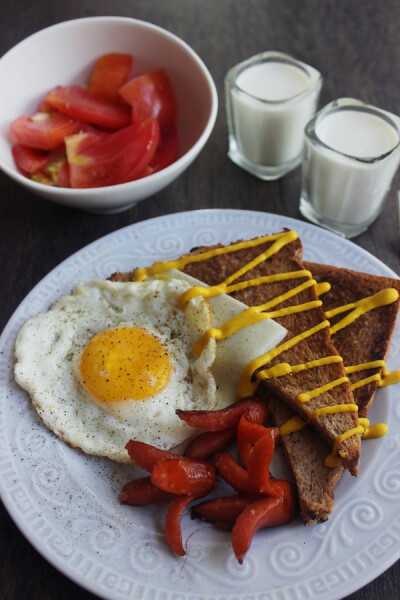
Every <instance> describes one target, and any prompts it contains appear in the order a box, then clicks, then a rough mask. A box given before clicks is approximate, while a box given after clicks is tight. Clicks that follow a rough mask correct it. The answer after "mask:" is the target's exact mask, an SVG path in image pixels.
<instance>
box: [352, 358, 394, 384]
mask: <svg viewBox="0 0 400 600" xmlns="http://www.w3.org/2000/svg"><path fill="white" fill-rule="evenodd" d="M369 369H382V373H376V374H375V375H371V376H370V377H366V378H365V379H360V381H357V382H356V383H353V384H352V386H351V388H352V389H354V390H355V389H357V388H359V387H361V386H363V385H367V384H368V383H371V381H377V382H378V386H379V387H386V386H387V385H393V384H394V383H400V371H388V370H387V367H386V363H385V361H384V360H374V361H372V362H367V363H360V364H358V365H351V366H348V367H345V368H344V370H345V373H347V374H350V373H356V372H357V371H367V370H369Z"/></svg>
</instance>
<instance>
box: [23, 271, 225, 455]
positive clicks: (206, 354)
mask: <svg viewBox="0 0 400 600" xmlns="http://www.w3.org/2000/svg"><path fill="white" fill-rule="evenodd" d="M189 287H190V283H188V282H186V281H179V280H175V279H171V280H161V279H159V280H157V279H155V280H147V281H144V282H111V281H93V282H91V283H89V284H87V285H83V284H81V285H79V286H78V287H77V289H76V290H75V292H74V293H73V294H72V295H70V296H65V297H63V298H60V299H59V300H58V301H56V302H55V303H54V304H53V306H52V307H51V309H50V310H49V311H48V312H46V313H42V314H39V315H36V316H34V317H31V318H30V319H28V321H27V322H26V323H25V324H24V325H23V327H22V328H21V330H20V332H19V334H18V337H17V341H16V347H15V356H16V364H15V379H16V382H17V383H18V384H19V385H20V386H21V387H22V388H23V389H24V390H26V391H27V392H28V393H29V395H30V397H31V399H32V403H33V405H34V407H35V408H36V410H37V412H38V414H39V416H40V417H41V419H42V420H43V422H44V423H45V425H46V426H47V427H48V428H49V429H50V430H51V431H53V432H54V433H55V434H56V435H57V436H58V437H59V438H61V439H62V440H64V441H66V442H68V443H69V444H71V445H72V446H75V447H79V448H81V449H82V450H83V451H84V452H86V453H88V454H93V455H99V456H107V457H109V458H110V459H113V460H116V461H119V462H130V459H129V456H128V454H127V452H126V450H125V445H126V443H127V442H128V441H129V440H130V439H136V440H141V441H143V442H146V443H149V444H153V445H155V446H157V447H159V448H163V449H171V448H173V447H175V446H177V445H179V444H181V443H182V442H183V441H185V440H186V439H187V438H188V437H190V436H191V435H193V430H192V429H191V428H190V427H188V426H187V425H186V424H185V423H184V422H183V421H181V420H180V419H179V418H178V417H177V416H176V414H175V411H176V409H178V408H180V409H206V410H207V409H212V408H214V407H215V405H216V401H217V400H216V385H215V380H214V377H213V375H212V373H211V370H210V369H211V365H212V363H213V361H214V359H215V350H216V344H215V340H210V343H209V344H208V345H207V347H206V349H205V350H204V351H203V352H202V354H201V355H200V356H198V357H195V356H194V354H193V353H192V346H193V344H194V343H195V341H196V340H197V339H198V338H199V336H201V335H202V333H204V331H206V330H207V329H208V328H209V326H210V321H211V316H210V309H209V305H208V303H207V301H205V300H204V299H203V298H201V297H198V298H196V299H194V300H191V301H190V302H189V304H188V305H187V307H186V308H185V309H184V310H181V309H180V308H179V307H178V305H177V300H178V298H179V296H180V295H181V294H183V293H184V292H185V291H186V290H187V289H188V288H189Z"/></svg>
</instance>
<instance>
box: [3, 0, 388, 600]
mask: <svg viewBox="0 0 400 600" xmlns="http://www.w3.org/2000/svg"><path fill="white" fill-rule="evenodd" d="M108 14H114V15H121V16H128V17H135V18H139V19H143V20H146V21H150V22H153V23H155V24H157V25H160V26H162V27H165V28H166V29H168V30H170V31H172V32H174V33H175V34H177V35H178V36H180V37H181V38H183V39H184V40H185V41H186V42H187V43H188V44H190V45H191V46H192V47H193V48H194V50H195V51H196V52H198V53H199V55H200V56H201V57H202V58H203V60H204V62H205V63H206V64H207V66H208V68H209V69H210V71H211V74H212V76H213V77H214V80H215V82H216V85H217V88H218V94H219V99H220V107H219V113H218V119H217V123H216V126H215V129H214V131H213V134H212V136H211V138H210V140H209V142H208V144H207V146H206V147H205V149H204V151H203V152H202V153H201V155H200V156H199V157H198V159H197V160H196V161H195V162H194V163H193V165H192V166H191V167H190V168H189V169H188V171H187V172H186V173H185V174H184V175H183V176H181V177H180V178H179V179H178V180H177V181H175V182H174V183H172V184H171V185H170V186H169V187H168V188H167V189H166V190H164V191H163V192H160V193H159V194H157V195H155V196H153V197H152V198H150V199H148V200H146V201H144V202H143V203H140V204H138V205H137V206H135V207H133V208H131V209H130V210H128V211H126V212H123V213H120V214H117V215H112V216H93V215H90V214H86V213H83V212H79V211H76V210H72V209H69V208H64V207H62V206H56V205H52V204H50V203H48V202H46V201H45V200H42V199H40V198H37V197H34V196H32V195H30V194H29V193H28V192H26V191H24V190H23V189H22V188H21V187H19V186H18V185H17V184H16V183H14V182H13V181H11V180H9V179H8V178H7V177H6V176H5V175H3V174H2V173H0V190H1V193H0V231H1V233H0V256H1V273H2V282H1V285H0V294H1V301H0V319H1V320H0V330H1V329H2V328H3V327H4V325H5V324H6V322H7V321H8V319H9V318H10V317H11V315H12V313H13V311H14V309H15V308H16V307H17V306H18V304H19V303H20V302H21V300H22V299H23V298H24V296H25V295H26V294H27V293H28V292H29V291H30V290H31V288H32V287H33V286H34V285H35V284H36V283H37V282H38V281H40V279H41V278H42V277H43V276H45V275H46V274H47V273H48V272H49V271H50V270H51V269H53V268H54V267H55V266H56V265H57V264H58V263H60V262H61V261H62V260H64V259H65V258H67V257H68V256H69V255H70V254H72V253H73V252H75V251H77V250H79V249H80V248H82V247H83V246H85V245H86V244H88V243H89V242H91V241H93V240H95V239H97V238H99V237H100V236H103V235H105V234H107V233H110V232H112V231H115V230H117V229H119V228H121V227H123V226H126V225H129V224H131V223H136V222H138V221H141V220H143V219H148V218H151V217H155V216H159V215H163V214H167V213H173V212H177V211H184V210H191V209H201V208H237V209H243V208H245V209H250V210H258V211H267V212H271V213H278V214H285V215H289V216H291V217H295V218H301V216H300V214H299V210H298V202H299V189H300V169H296V170H295V171H294V172H292V173H291V174H289V175H287V176H286V177H285V178H283V179H281V180H279V181H276V182H268V183H264V182H261V181H259V180H257V179H255V178H253V177H252V176H250V175H248V174H247V173H245V172H244V171H242V170H241V169H240V168H238V167H237V166H235V165H234V164H232V163H231V162H230V161H229V159H228V158H227V155H226V153H227V129H226V114H225V107H224V95H223V79H224V75H225V73H226V71H227V70H228V69H229V68H230V67H231V66H232V65H234V64H235V63H237V62H239V61H241V60H243V59H245V58H248V57H250V56H252V55H253V54H256V53H258V52H261V51H264V50H280V51H283V52H287V53H289V54H291V55H293V56H295V57H297V58H299V59H300V60H303V61H305V62H306V63H309V64H311V65H313V66H314V67H316V68H317V69H318V70H320V71H321V72H322V74H323V76H324V86H323V90H322V96H321V102H320V103H321V106H322V105H325V104H326V103H328V102H329V101H331V100H332V99H334V98H339V97H342V96H349V97H354V98H359V99H361V100H364V101H366V102H369V103H371V104H375V105H376V106H380V107H381V108H384V109H386V110H389V111H392V112H395V113H396V112H397V113H399V112H400V66H399V65H400V36H399V24H400V3H399V2H398V0H385V1H384V2H383V1H382V0H363V1H361V0H324V1H323V2H321V0H303V1H300V2H299V1H298V0H246V1H245V0H112V2H111V1H109V2H105V1H104V0H68V1H67V2H60V0H42V1H41V2H27V1H26V0H3V3H2V18H1V21H0V54H3V53H4V52H6V51H7V50H8V49H9V48H11V47H12V46H13V45H14V44H16V43H17V42H19V41H20V40H22V39H23V38H25V37H26V36H28V35H30V34H31V33H34V32H35V31H37V30H39V29H42V28H43V27H46V26H48V25H52V24H54V23H57V22H60V21H64V20H67V19H72V18H77V17H87V16H95V15H108ZM105 50H106V49H105ZM60 72H61V73H62V65H60ZM1 85H2V86H6V85H7V82H6V81H3V82H1ZM0 107H1V92H0ZM397 189H400V173H398V174H397V176H396V178H395V181H394V184H393V187H392V190H391V192H390V193H389V196H388V198H387V201H386V205H385V210H384V211H383V213H382V214H381V215H380V217H379V218H378V219H377V220H376V222H375V223H374V224H373V225H372V226H371V227H370V229H369V230H368V231H367V232H366V233H364V234H362V235H361V236H359V237H358V238H356V239H355V240H354V241H355V243H356V244H359V245H360V246H361V247H362V248H364V249H366V250H368V251H369V252H371V253H372V254H373V255H375V256H377V257H378V258H379V259H381V260H382V261H383V262H385V263H386V264H387V265H388V266H390V267H391V268H392V269H393V270H395V271H396V272H397V273H400V255H399V231H398V226H397V223H398V217H397V200H396V193H395V191H396V190H397ZM0 564H1V566H0V599H1V600H27V599H29V600H53V599H55V598H57V599H58V600H66V599H70V598H74V599H76V600H89V598H91V599H92V598H93V599H94V596H93V595H92V594H90V593H89V592H87V591H85V590H83V589H81V588H80V587H79V586H77V585H75V584H74V583H72V582H71V581H69V580H68V579H66V578H65V577H64V576H63V575H61V574H60V573H59V572H58V571H56V570H55V569H54V568H53V567H52V566H51V565H49V564H48V563H47V562H46V561H45V560H44V559H43V558H42V557H41V556H40V555H39V554H38V553H37V552H36V551H35V550H34V549H33V548H32V547H31V546H30V544H29V543H28V542H27V541H26V540H25V538H24V537H23V535H21V533H20V532H19V530H18V529H17V527H16V526H15V525H14V523H13V522H12V521H11V519H10V518H9V516H8V514H7V512H6V511H5V509H4V508H3V506H2V505H1V508H0ZM399 597H400V562H397V563H396V564H394V565H393V566H392V567H391V568H390V569H388V571H387V572H385V573H384V574H383V575H381V576H380V577H379V578H378V579H376V580H375V581H373V582H372V583H370V584H369V585H367V586H366V587H365V588H363V589H361V590H360V591H358V592H356V593H354V594H352V595H351V596H349V598H351V600H366V599H368V600H381V599H382V598H386V599H387V600H390V599H394V598H399Z"/></svg>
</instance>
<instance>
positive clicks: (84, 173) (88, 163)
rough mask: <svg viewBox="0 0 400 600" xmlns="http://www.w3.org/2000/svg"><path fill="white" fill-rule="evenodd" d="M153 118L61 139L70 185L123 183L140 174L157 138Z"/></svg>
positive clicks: (74, 186)
mask: <svg viewBox="0 0 400 600" xmlns="http://www.w3.org/2000/svg"><path fill="white" fill-rule="evenodd" d="M159 135H160V132H159V125H158V123H157V121H156V120H155V119H148V120H147V121H142V122H141V123H135V124H134V125H130V126H129V127H124V128H122V129H120V130H119V131H115V132H113V133H102V132H89V131H88V132H82V133H78V134H76V135H73V136H69V137H67V138H66V139H65V144H66V148H67V158H68V163H69V170H70V182H71V187H73V188H93V187H103V186H109V185H116V184H119V183H125V182H127V181H132V180H134V179H137V178H138V177H141V176H142V174H143V171H144V170H145V169H146V167H147V165H148V164H149V162H150V160H151V159H152V158H153V156H154V152H155V151H156V148H157V144H158V140H159Z"/></svg>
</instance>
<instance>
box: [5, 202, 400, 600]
mask: <svg viewBox="0 0 400 600" xmlns="http://www.w3.org/2000/svg"><path fill="white" fill-rule="evenodd" d="M283 227H288V228H290V229H296V230H297V231H298V233H299V235H300V237H301V239H302V241H303V244H304V249H305V252H304V255H305V258H306V259H308V260H312V261H316V262H318V261H319V262H325V263H330V264H335V265H337V266H346V267H350V268H354V269H357V270H361V271H365V272H370V273H375V274H378V275H379V274H380V275H388V276H395V277H396V275H395V274H394V273H393V272H392V271H391V270H390V269H389V268H387V267H386V266H385V265H384V264H382V263H381V262H380V261H378V260H377V259H376V258H374V257H373V256H371V255H370V254H368V253H367V252H365V251H364V250H362V249H360V248H359V247H358V246H356V245H355V244H353V243H351V242H348V241H345V240H343V239H341V238H339V237H337V236H335V235H334V234H331V233H328V232H326V231H324V230H323V229H319V228H317V227H315V226H313V225H309V224H307V223H303V222H300V221H296V220H294V219H289V218H285V217H282V216H277V215H269V214H266V213H257V212H250V211H239V210H205V211H193V212H186V213H179V214H174V215H168V216H164V217H159V218H156V219H151V220H149V221H144V222H141V223H137V224H135V225H131V226H129V227H126V228H124V229H121V230H120V231H117V232H115V233H112V234H110V235H108V236H106V237H104V238H102V239H100V240H98V241H96V242H94V243H92V244H90V245H89V246H87V247H86V248H84V249H82V250H80V251H79V252H77V253H76V254H74V255H73V256H71V257H70V258H69V259H68V260H66V261H64V262H63V263H62V264H61V265H59V266H58V267H57V268H56V269H54V270H53V271H52V272H51V273H50V274H49V275H48V276H47V277H45V278H44V279H43V280H42V281H41V282H40V283H39V284H38V285H37V286H36V287H35V288H34V289H33V290H32V292H31V293H30V294H29V295H28V296H27V297H26V298H25V300H24V301H23V302H22V303H21V305H20V306H19V307H18V309H17V310H16V312H15V313H14V315H13V316H12V318H11V320H10V322H9V323H8V325H7V327H6V328H5V330H4V333H3V335H2V337H1V338H0V351H1V354H0V357H1V358H0V489H1V493H2V500H3V502H4V504H5V506H6V508H7V510H8V511H9V513H10V515H11V517H12V518H13V519H14V521H15V523H16V524H17V526H18V527H19V528H20V529H21V531H22V532H23V533H24V535H25V536H26V538H27V539H28V540H29V541H30V542H31V544H32V545H33V546H34V547H35V548H36V549H37V550H38V551H39V552H41V553H42V555H43V556H44V557H45V558H46V559H47V560H48V561H49V562H50V563H52V564H53V565H54V566H55V567H56V568H58V569H59V570H60V571H61V572H63V573H64V574H65V575H67V576H68V577H70V578H71V579H72V580H74V581H75V582H77V583H79V584H80V585H82V586H83V587H85V588H87V589H88V590H90V591H91V592H93V593H95V594H97V595H98V596H100V597H101V598H107V600H121V599H124V600H126V599H128V598H130V599H132V598H135V599H139V598H140V599H141V600H178V599H179V600H200V598H201V599H202V600H207V599H211V598H212V599H221V600H222V599H224V600H233V599H235V600H236V599H243V600H244V599H246V600H253V599H254V600H256V599H257V600H282V599H283V598H285V599H290V600H291V599H293V600H306V599H307V600H310V599H313V598H321V597H323V598H324V600H334V599H339V598H342V597H343V596H345V595H347V594H349V593H351V592H353V591H354V590H356V589H358V588H360V587H362V586H363V585H365V584H367V583H368V582H369V581H371V580H372V579H374V578H375V577H377V576H378V575H379V574H381V573H382V572H383V571H384V570H386V569H387V568H388V567H389V566H390V565H391V564H392V563H394V562H395V560H396V559H397V558H398V557H399V556H400V514H399V511H398V506H399V501H400V466H399V459H398V456H399V448H400V433H399V432H400V403H399V402H398V401H397V400H398V398H396V395H397V394H398V388H397V389H396V390H395V389H394V387H393V386H392V387H391V388H390V387H388V388H383V389H381V390H379V391H378V394H377V398H376V401H375V403H374V406H373V409H372V411H371V413H372V415H371V420H372V421H373V422H375V421H383V422H387V423H389V427H390V429H389V434H388V435H387V436H386V437H384V438H382V439H378V440H368V441H365V442H363V456H362V461H361V467H360V475H359V477H358V478H357V479H354V478H352V477H350V476H345V477H343V479H342V480H341V481H340V483H339V485H338V486H337V488H336V507H335V510H334V513H333V515H332V516H331V518H330V519H329V521H328V522H327V523H326V524H321V525H318V526H314V527H308V528H306V527H304V525H303V524H302V523H301V522H300V519H298V520H295V521H293V522H292V523H291V524H289V525H287V526H283V527H278V528H275V529H270V530H263V531H259V532H258V533H257V534H256V536H255V539H254V540H253V544H252V546H251V549H250V551H249V552H248V554H247V556H246V559H245V562H244V564H243V565H242V566H240V565H238V564H237V562H236V561H235V559H234V557H233V554H232V550H231V546H230V535H229V533H227V532H219V531H216V530H214V529H213V528H211V527H210V526H207V525H204V524H201V523H200V522H197V521H191V520H190V518H189V516H188V515H185V516H184V518H183V520H182V526H183V538H184V540H185V541H186V542H187V555H186V557H184V558H178V557H175V556H173V555H172V554H171V552H170V551H169V549H168V548H167V547H166V545H165V542H164V539H163V533H162V531H163V516H164V507H163V505H155V506H150V507H144V508H131V507H127V506H121V505H120V504H119V502H118V494H119V491H120V489H121V487H122V485H123V484H124V483H125V482H126V481H128V480H129V479H130V478H131V477H132V474H133V467H131V466H120V465H114V464H111V462H110V461H108V460H101V459H96V458H92V457H87V456H84V455H83V454H82V453H81V452H80V451H77V450H73V449H71V448H69V447H67V446H66V445H65V444H63V443H62V442H60V441H59V440H58V439H56V438H55V437H54V436H53V435H52V434H51V433H49V432H48V431H47V430H46V429H45V428H44V427H43V426H42V424H41V423H40V422H39V421H38V419H37V418H36V416H35V413H34V411H33V410H32V409H31V406H30V402H29V401H28V399H27V397H26V395H25V394H24V393H22V392H21V391H20V390H19V389H18V388H17V387H16V386H15V384H14V382H13V376H12V370H11V369H10V366H11V365H12V363H13V347H14V341H15V337H16V334H17V332H18V330H19V328H20V326H21V325H22V323H23V322H24V321H25V319H26V318H27V317H28V316H30V315H31V314H34V313H37V312H39V311H43V310H46V309H47V308H48V307H49V305H50V304H51V303H52V301H53V300H55V299H56V298H57V297H59V296H60V295H61V294H64V293H69V292H70V291H71V290H72V289H73V288H74V287H75V285H76V283H77V281H78V280H83V281H89V280H90V279H92V278H98V277H100V278H106V277H108V276H109V275H110V274H111V273H113V272H114V271H117V270H128V269H131V268H132V267H133V266H136V265H140V266H144V265H149V264H151V263H152V262H154V261H155V260H156V259H160V258H164V259H168V258H173V257H176V256H178V255H180V254H181V253H183V252H185V251H187V250H189V249H190V248H192V247H193V246H199V245H203V244H212V243H214V242H222V243H228V242H230V241H234V240H236V239H238V238H247V237H252V236H257V235H262V234H265V233H272V232H276V231H280V230H281V229H282V228H283ZM396 364H397V367H399V366H400V333H399V331H397V332H396V334H395V337H394V340H393V345H392V349H391V353H390V358H389V360H388V366H389V368H395V367H396Z"/></svg>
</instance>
